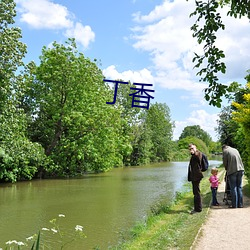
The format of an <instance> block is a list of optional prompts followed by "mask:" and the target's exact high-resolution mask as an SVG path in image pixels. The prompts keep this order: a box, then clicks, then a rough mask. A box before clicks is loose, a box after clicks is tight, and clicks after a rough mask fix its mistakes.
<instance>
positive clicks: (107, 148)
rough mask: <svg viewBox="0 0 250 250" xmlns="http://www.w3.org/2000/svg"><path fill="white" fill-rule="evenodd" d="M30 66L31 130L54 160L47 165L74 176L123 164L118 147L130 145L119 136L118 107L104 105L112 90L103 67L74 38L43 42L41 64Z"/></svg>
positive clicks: (35, 138)
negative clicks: (47, 43)
mask: <svg viewBox="0 0 250 250" xmlns="http://www.w3.org/2000/svg"><path fill="white" fill-rule="evenodd" d="M29 69H30V77H29V78H28V79H27V81H28V82H29V86H30V88H29V97H28V98H26V100H24V101H27V102H28V103H29V104H30V103H32V104H31V107H32V112H30V115H31V119H30V121H31V122H30V130H29V135H30V137H31V138H32V141H35V142H39V143H41V144H42V145H43V147H44V148H45V152H46V155H47V156H49V157H50V158H51V159H53V161H54V163H55V164H56V165H57V168H54V169H45V170H46V171H50V172H51V173H53V174H58V173H60V174H63V175H65V174H67V175H73V174H76V173H83V172H85V171H95V172H98V171H106V170H109V169H110V168H113V167H114V166H118V165H121V164H122V160H123V159H122V155H121V153H120V152H121V149H122V150H123V151H126V150H129V145H127V144H124V142H126V140H124V138H121V136H120V130H121V129H122V123H121V119H120V115H121V110H120V109H117V108H116V107H113V106H111V105H107V104H106V102H107V101H108V100H107V97H108V98H110V97H111V94H110V89H109V87H108V86H107V85H106V84H105V83H104V82H103V75H102V72H101V70H100V69H99V68H98V67H97V65H96V64H95V63H94V62H91V61H90V60H89V59H87V58H85V57H84V55H83V54H82V53H79V52H78V51H77V47H76V44H75V41H74V39H69V40H68V41H67V42H66V45H64V44H58V43H56V42H54V43H53V47H52V48H46V47H44V48H43V50H42V55H41V56H40V65H39V66H36V65H34V64H33V63H31V64H30V65H29ZM24 106H27V105H26V104H25V103H24Z"/></svg>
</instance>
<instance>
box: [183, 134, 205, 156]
mask: <svg viewBox="0 0 250 250" xmlns="http://www.w3.org/2000/svg"><path fill="white" fill-rule="evenodd" d="M190 143H193V144H195V145H196V147H197V149H198V150H200V151H201V152H203V153H205V154H206V155H208V154H209V150H208V147H207V146H206V144H205V143H204V142H203V141H202V140H201V139H199V138H197V137H195V136H187V137H185V138H183V139H180V140H179V141H178V147H179V149H180V150H185V152H186V154H187V155H189V156H190V153H189V150H188V145H189V144H190Z"/></svg>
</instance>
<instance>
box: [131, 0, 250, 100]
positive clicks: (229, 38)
mask: <svg viewBox="0 0 250 250" xmlns="http://www.w3.org/2000/svg"><path fill="white" fill-rule="evenodd" d="M194 9H195V6H194V1H183V0H174V1H170V0H165V1H164V2H163V3H162V4H161V5H158V6H156V7H155V8H154V9H153V10H152V11H151V12H150V13H148V14H145V15H142V14H141V13H140V12H137V13H135V14H134V15H133V18H134V21H135V22H136V23H137V25H136V26H135V27H134V28H133V29H132V31H133V36H132V39H134V45H133V46H134V48H135V49H138V50H142V51H147V52H149V53H150V56H151V59H152V62H153V64H154V65H153V67H152V68H153V69H154V70H155V73H154V75H156V78H155V82H156V84H160V86H161V87H164V88H168V89H184V90H189V91H190V92H192V91H193V90H195V91H197V89H200V90H202V89H204V88H205V87H206V85H205V84H204V83H203V84H202V83H196V84H194V82H197V77H196V73H197V71H198V70H197V69H195V70H194V69H193V67H194V64H193V63H192V58H193V55H194V52H198V53H200V52H202V47H201V46H199V45H198V44H197V42H196V39H194V38H193V37H192V31H191V30H190V27H191V25H192V24H193V23H194V20H195V19H194V18H195V17H193V18H189V15H190V13H192V12H193V11H194ZM226 13H227V9H226V8H224V9H223V10H222V11H221V15H222V16H223V22H224V23H225V25H226V30H225V31H222V32H219V34H218V39H217V44H218V45H219V47H220V48H221V49H222V50H224V51H225V54H226V58H225V61H226V63H227V66H228V70H227V74H226V75H223V76H221V77H222V81H223V79H224V81H228V79H229V78H231V79H232V80H231V81H234V80H235V79H236V80H238V79H243V78H244V76H245V75H246V70H247V69H249V68H250V60H249V55H250V46H249V44H250V36H249V33H250V25H249V20H248V19H247V18H242V19H235V18H233V17H227V15H226ZM200 94H201V95H203V94H202V93H201V92H200Z"/></svg>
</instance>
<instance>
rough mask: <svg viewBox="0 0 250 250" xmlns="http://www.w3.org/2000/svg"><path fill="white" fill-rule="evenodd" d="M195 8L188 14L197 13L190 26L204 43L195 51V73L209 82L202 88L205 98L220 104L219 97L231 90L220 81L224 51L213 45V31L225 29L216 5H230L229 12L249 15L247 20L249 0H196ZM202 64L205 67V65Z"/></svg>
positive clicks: (237, 16) (249, 9)
mask: <svg viewBox="0 0 250 250" xmlns="http://www.w3.org/2000/svg"><path fill="white" fill-rule="evenodd" d="M195 3H196V9H195V11H194V12H193V13H191V15H190V16H196V17H197V20H196V22H195V23H194V24H193V26H192V27H191V30H192V31H193V37H195V38H197V41H198V43H199V44H202V43H204V46H203V54H202V55H198V54H197V53H195V56H194V58H193V62H195V67H196V68H198V69H199V72H198V73H197V75H199V76H200V77H201V78H200V80H201V81H205V82H208V83H209V86H208V88H206V89H205V99H206V100H207V101H209V103H210V104H211V105H214V106H218V107H221V102H222V99H221V97H222V96H223V95H225V94H226V93H227V91H231V89H230V87H228V86H227V85H225V84H222V83H220V82H219V78H218V74H219V73H223V74H224V73H225V72H226V64H225V63H224V61H223V59H224V58H225V54H224V52H223V50H222V49H220V48H218V47H217V46H216V39H217V37H216V34H217V32H218V31H219V30H224V29H225V25H224V24H223V22H222V18H221V14H220V10H219V7H223V6H225V5H229V6H230V11H229V12H228V15H230V16H233V17H235V18H241V17H242V16H248V18H249V19H250V4H249V0H241V1H238V0H222V1H218V0H199V1H195ZM204 65H205V67H204Z"/></svg>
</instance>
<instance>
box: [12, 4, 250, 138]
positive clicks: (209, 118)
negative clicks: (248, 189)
mask: <svg viewBox="0 0 250 250" xmlns="http://www.w3.org/2000/svg"><path fill="white" fill-rule="evenodd" d="M193 2H194V1H192V0H189V1H188V2H187V1H186V0H174V1H173V0H171V1H169V0H168V1H167V0H165V1H164V0H119V1H117V0H105V1H103V0H91V1H80V0H53V1H52V0H16V3H17V17H16V25H17V26H19V27H21V29H22V34H23V39H22V41H23V42H24V43H26V44H27V46H28V54H27V56H26V58H25V61H26V62H29V61H31V60H34V61H35V62H37V63H38V62H39V56H40V55H41V50H42V47H43V46H44V45H45V46H50V44H51V43H52V42H53V41H57V42H64V41H65V40H66V39H67V38H68V37H75V38H76V41H77V43H78V48H79V51H81V52H83V53H84V55H85V56H86V57H89V58H90V59H92V60H94V59H97V60H98V61H99V62H100V65H99V67H100V68H101V69H102V70H103V73H104V76H105V77H106V78H107V79H110V80H115V79H123V80H124V81H129V80H130V81H131V82H140V83H148V84H153V87H154V89H155V92H154V94H153V96H154V100H153V102H159V103H166V104H167V105H168V106H169V108H170V112H171V118H172V120H173V121H174V122H175V126H176V128H175V130H174V139H178V137H179V135H180V133H181V132H182V130H183V128H184V127H186V126H191V125H200V126H201V128H202V129H204V130H205V131H207V132H208V133H209V134H210V135H211V136H212V138H213V139H214V140H217V137H216V133H215V131H214V128H215V127H216V126H217V122H216V120H217V119H218V113H219V112H220V109H219V108H215V107H212V106H209V105H208V103H207V102H206V101H205V100H204V98H203V96H204V93H203V89H204V88H205V87H206V84H204V83H199V81H198V78H197V77H196V72H197V71H196V70H194V69H193V64H192V57H193V53H194V51H195V52H199V51H202V48H201V47H200V46H199V45H197V43H196V40H195V39H194V38H192V33H191V31H190V26H191V25H192V23H193V22H194V19H190V18H189V14H190V13H191V12H192V11H193V10H194V3H193ZM226 12H227V10H226V9H223V10H221V14H222V16H223V20H224V23H225V24H226V30H225V31H223V32H220V33H219V34H218V41H217V44H218V46H219V47H220V48H222V49H223V50H224V51H225V54H226V60H225V62H226V63H227V73H226V74H225V75H222V76H221V78H220V80H221V81H222V82H223V83H226V84H228V83H231V82H233V81H238V82H240V83H242V84H245V80H244V77H245V76H246V71H247V70H248V69H250V46H249V44H250V35H249V34H250V23H249V20H248V19H247V18H242V19H240V20H238V19H234V18H231V17H227V16H226ZM107 101H108V100H107ZM226 104H227V103H225V105H226Z"/></svg>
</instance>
